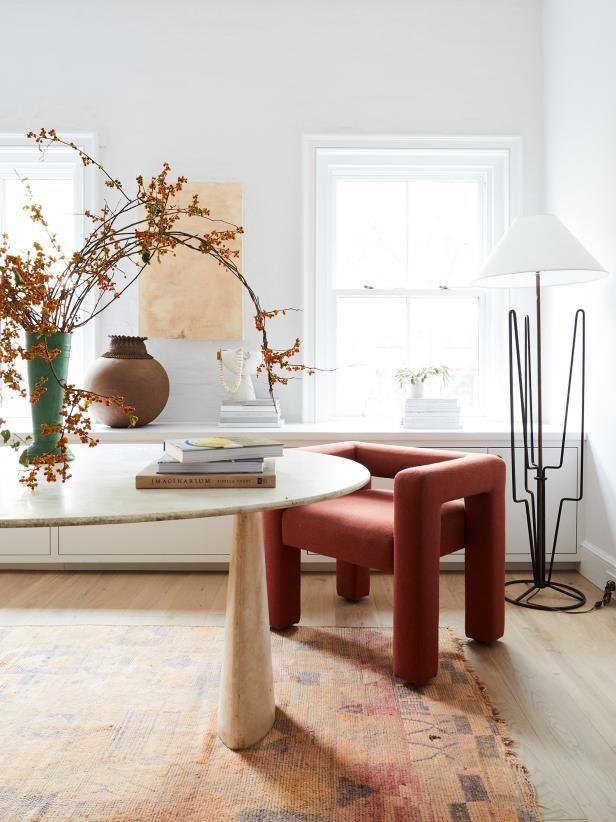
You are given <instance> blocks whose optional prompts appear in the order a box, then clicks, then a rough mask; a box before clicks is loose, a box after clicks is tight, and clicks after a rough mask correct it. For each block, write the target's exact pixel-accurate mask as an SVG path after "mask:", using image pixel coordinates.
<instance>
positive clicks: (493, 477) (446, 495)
mask: <svg viewBox="0 0 616 822" xmlns="http://www.w3.org/2000/svg"><path fill="white" fill-rule="evenodd" d="M430 453H431V452H429V451H428V452H427V455H429V454H430ZM432 453H433V454H435V455H436V454H438V455H439V457H440V460H441V461H439V462H429V463H428V464H424V465H416V466H414V467H412V468H406V469H403V470H402V471H399V472H398V473H397V474H396V477H395V480H394V506H395V507H396V508H397V509H399V514H400V516H401V517H403V518H404V517H406V516H411V517H412V516H414V514H416V513H419V512H421V511H425V510H426V508H430V507H432V506H433V505H437V506H438V507H439V508H440V506H441V505H442V504H443V503H444V502H450V501H452V500H455V499H461V498H462V497H464V498H467V497H474V496H477V495H478V494H488V493H490V492H492V491H494V490H499V489H502V488H503V487H504V483H505V463H504V462H503V460H502V459H501V458H500V457H497V456H495V455H492V454H464V453H456V452H446V451H440V452H437V451H435V452H432ZM444 455H447V456H446V458H445V459H443V456H444ZM413 509H415V510H413Z"/></svg>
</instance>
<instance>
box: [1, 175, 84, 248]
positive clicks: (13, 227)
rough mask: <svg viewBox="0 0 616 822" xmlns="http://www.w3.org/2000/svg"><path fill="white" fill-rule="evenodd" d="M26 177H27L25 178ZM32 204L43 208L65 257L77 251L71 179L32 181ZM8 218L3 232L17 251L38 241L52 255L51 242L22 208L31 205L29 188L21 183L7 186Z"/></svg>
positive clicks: (30, 183) (9, 180)
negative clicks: (27, 193)
mask: <svg viewBox="0 0 616 822" xmlns="http://www.w3.org/2000/svg"><path fill="white" fill-rule="evenodd" d="M24 176H27V175H24ZM29 185H30V188H31V189H32V201H33V202H34V203H37V204H38V205H41V206H42V207H43V215H44V217H45V219H46V220H47V222H48V223H49V228H50V230H51V231H52V232H53V233H54V234H55V235H56V236H57V239H58V242H59V243H60V246H61V248H62V250H63V251H64V253H65V254H67V255H68V254H72V252H73V251H74V250H75V248H74V246H75V238H74V225H75V222H74V208H75V207H74V203H73V181H72V180H71V179H57V180H55V179H54V180H40V179H30V180H29ZM4 192H5V209H6V213H5V218H4V230H5V231H6V232H7V234H8V235H9V237H10V239H11V244H12V247H13V249H14V250H15V251H25V250H27V249H29V248H31V246H32V243H33V242H34V241H35V240H36V241H38V242H39V243H41V245H42V246H43V248H44V249H45V250H46V251H51V246H50V242H49V238H48V236H47V234H46V232H45V229H44V228H43V227H42V226H41V225H40V223H34V222H32V220H31V219H30V213H29V212H28V211H24V210H23V207H24V205H26V204H27V203H28V198H27V196H26V187H25V185H24V183H23V182H22V181H21V180H20V179H10V178H9V179H7V180H5V182H4Z"/></svg>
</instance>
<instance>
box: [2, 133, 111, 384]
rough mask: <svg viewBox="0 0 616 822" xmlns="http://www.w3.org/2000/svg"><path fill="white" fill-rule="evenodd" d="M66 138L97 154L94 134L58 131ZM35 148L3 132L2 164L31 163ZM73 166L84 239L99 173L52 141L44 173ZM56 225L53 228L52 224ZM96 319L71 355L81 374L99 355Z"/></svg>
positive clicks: (30, 142) (77, 232)
mask: <svg viewBox="0 0 616 822" xmlns="http://www.w3.org/2000/svg"><path fill="white" fill-rule="evenodd" d="M58 133H59V134H60V136H61V137H62V139H63V140H67V141H72V142H74V143H75V145H77V146H79V147H80V148H82V149H83V150H84V151H85V152H86V153H87V154H89V155H90V157H96V155H97V151H98V141H97V139H96V136H95V135H94V134H93V133H82V132H58ZM33 148H34V149H36V145H35V143H34V142H33V140H31V139H28V138H27V137H26V136H25V135H23V134H10V133H0V166H6V165H11V166H13V167H15V166H19V165H20V163H24V162H25V163H28V164H31V163H32V149H33ZM67 167H70V168H71V170H72V176H73V180H74V185H75V190H74V195H75V204H76V214H75V237H76V238H77V240H78V241H79V242H81V240H82V239H83V238H85V235H86V232H87V231H89V230H90V229H91V225H90V224H89V222H88V221H87V219H86V217H85V216H84V212H85V211H86V209H89V210H92V211H94V210H95V209H96V207H97V200H98V194H99V188H98V179H97V175H96V174H94V173H93V170H92V169H93V167H92V166H87V167H86V166H84V165H83V163H82V161H81V158H80V157H79V155H78V154H77V152H76V151H75V150H74V149H71V148H68V147H66V146H63V145H58V144H51V145H50V146H49V147H48V148H47V149H46V150H45V160H44V164H43V163H41V176H51V177H53V176H54V174H56V175H57V176H61V174H62V170H63V169H66V168H67ZM28 174H29V176H30V177H33V178H34V177H36V176H37V172H36V171H29V172H28ZM52 228H53V227H52ZM95 325H96V322H95V321H94V322H90V323H88V324H87V325H85V326H84V327H83V328H82V329H80V330H79V332H78V333H79V338H80V344H79V346H78V347H76V346H75V344H74V343H73V346H72V351H71V357H72V359H73V361H74V362H76V364H77V370H78V371H79V372H81V373H82V374H83V373H84V372H85V369H86V368H87V367H88V365H89V364H90V363H91V362H93V360H94V359H95V356H96V328H95Z"/></svg>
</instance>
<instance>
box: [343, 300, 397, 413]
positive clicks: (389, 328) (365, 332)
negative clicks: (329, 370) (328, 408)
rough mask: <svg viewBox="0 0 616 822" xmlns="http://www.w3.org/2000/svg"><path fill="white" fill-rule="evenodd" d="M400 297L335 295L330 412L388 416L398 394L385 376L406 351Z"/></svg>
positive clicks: (389, 377) (395, 366) (392, 383)
mask: <svg viewBox="0 0 616 822" xmlns="http://www.w3.org/2000/svg"><path fill="white" fill-rule="evenodd" d="M406 322H407V321H406V300H405V299H404V298H396V297H340V298H339V299H338V300H337V334H336V337H337V349H336V350H337V363H336V367H337V369H338V370H337V371H336V413H337V414H342V415H347V416H368V417H378V416H389V415H390V414H391V410H392V407H394V405H395V404H396V403H397V405H398V406H399V404H400V401H399V395H397V394H396V386H395V384H394V381H393V380H392V378H391V374H392V371H394V370H395V369H396V368H400V367H402V365H403V364H404V360H405V357H406V345H407V340H406Z"/></svg>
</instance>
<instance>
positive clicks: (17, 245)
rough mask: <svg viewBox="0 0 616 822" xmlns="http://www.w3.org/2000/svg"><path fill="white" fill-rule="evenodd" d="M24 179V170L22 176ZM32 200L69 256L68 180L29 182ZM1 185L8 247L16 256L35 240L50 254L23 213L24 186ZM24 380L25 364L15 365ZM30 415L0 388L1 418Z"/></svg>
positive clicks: (39, 230) (13, 181) (43, 236)
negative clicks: (40, 207)
mask: <svg viewBox="0 0 616 822" xmlns="http://www.w3.org/2000/svg"><path fill="white" fill-rule="evenodd" d="M22 176H24V177H27V171H24V173H23V175H22ZM29 184H30V187H31V189H32V201H33V202H34V203H37V204H39V205H41V206H42V207H43V214H44V216H45V219H46V220H47V222H48V223H49V228H50V231H52V232H53V233H55V234H56V236H57V240H58V242H59V243H60V246H61V248H62V250H63V251H64V253H65V254H67V255H69V254H71V253H72V252H73V251H74V247H75V221H74V210H75V206H74V193H73V192H74V190H73V181H72V179H70V178H61V179H30V180H29ZM0 185H4V210H3V213H1V214H0V226H1V228H2V230H3V231H6V233H7V234H8V235H9V238H10V242H11V247H12V249H13V251H15V252H16V253H21V252H25V251H27V250H31V249H32V243H33V242H35V241H37V242H39V243H41V245H42V246H43V248H44V249H45V250H46V251H48V252H52V249H51V243H50V240H49V237H48V235H47V233H46V231H45V229H44V228H43V226H41V224H40V223H34V222H33V221H32V220H31V219H30V216H29V212H27V211H24V210H23V206H24V205H25V204H26V203H27V202H28V198H27V196H26V188H25V186H24V183H23V182H22V181H21V180H20V179H19V178H17V177H15V178H13V177H9V178H8V179H5V180H0ZM22 342H23V341H22ZM17 365H18V367H19V368H20V371H21V372H22V376H23V378H24V386H25V384H26V381H25V372H26V366H25V363H18V364H17ZM29 415H30V403H29V402H28V400H24V399H21V398H20V397H18V396H17V394H15V393H14V392H13V391H11V390H10V389H9V388H7V387H6V386H4V385H0V417H4V418H20V417H28V416H29Z"/></svg>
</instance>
